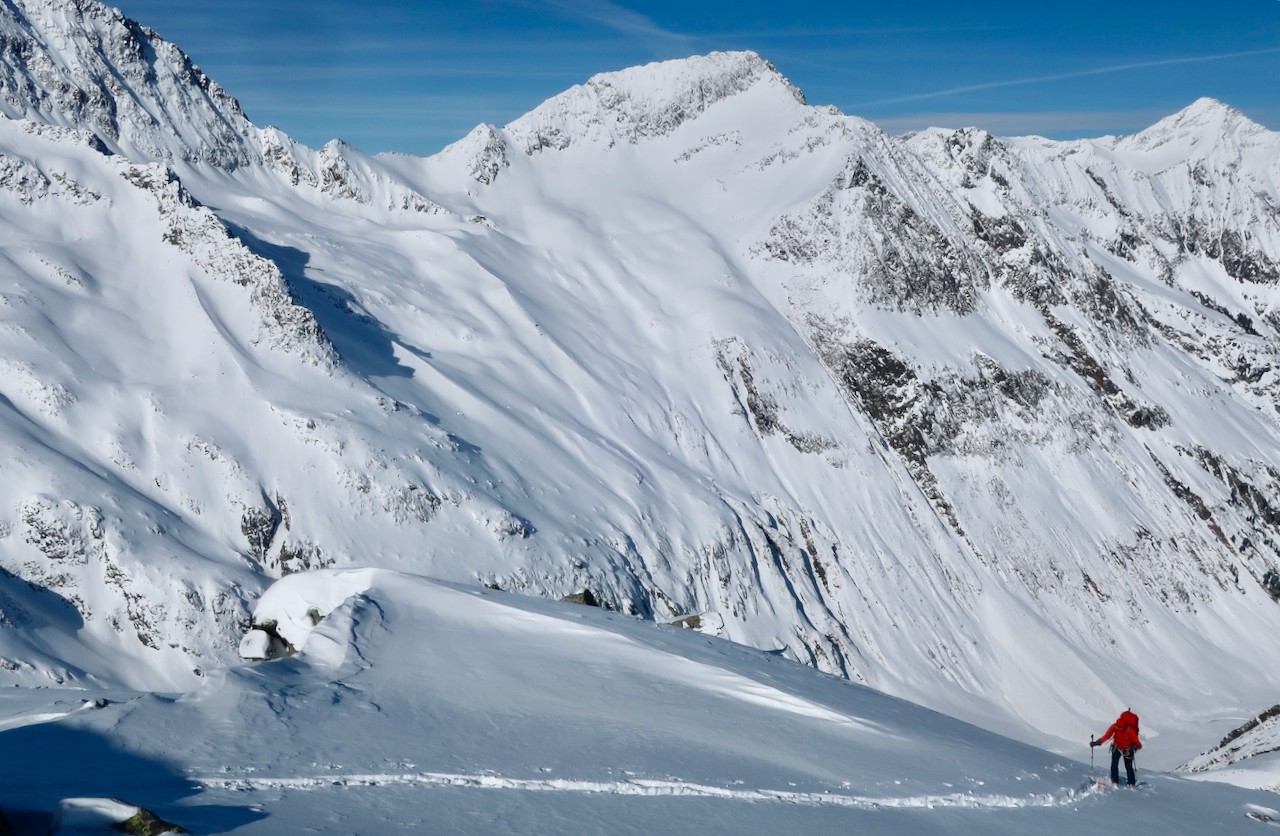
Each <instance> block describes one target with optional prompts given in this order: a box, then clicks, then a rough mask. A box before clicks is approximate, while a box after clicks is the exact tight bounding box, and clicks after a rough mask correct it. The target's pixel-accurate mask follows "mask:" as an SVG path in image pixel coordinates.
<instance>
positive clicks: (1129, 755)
mask: <svg viewBox="0 0 1280 836" xmlns="http://www.w3.org/2000/svg"><path fill="white" fill-rule="evenodd" d="M1121 755H1123V756H1124V771H1125V777H1126V778H1128V779H1129V786H1131V787H1132V786H1133V785H1134V784H1136V783H1137V782H1138V776H1137V775H1135V774H1134V772H1133V752H1122V751H1121V750H1119V749H1117V748H1116V747H1115V746H1114V745H1113V746H1112V747H1111V783H1113V784H1118V783H1120V756H1121Z"/></svg>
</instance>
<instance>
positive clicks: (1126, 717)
mask: <svg viewBox="0 0 1280 836" xmlns="http://www.w3.org/2000/svg"><path fill="white" fill-rule="evenodd" d="M1108 740H1110V741H1111V783H1113V784H1119V783H1120V758H1121V757H1122V756H1123V757H1124V771H1125V775H1126V777H1127V778H1128V779H1129V786H1131V787H1132V786H1133V785H1134V784H1135V783H1137V776H1136V775H1135V774H1134V771H1133V756H1134V755H1135V754H1137V751H1138V750H1139V749H1141V748H1142V741H1141V740H1139V739H1138V715H1137V714H1134V713H1133V712H1132V711H1130V710H1129V709H1127V708H1126V709H1125V710H1124V711H1122V712H1120V716H1119V717H1117V718H1116V721H1115V722H1114V723H1112V724H1111V727H1110V728H1109V729H1107V732H1106V734H1104V735H1102V737H1099V738H1098V739H1097V740H1090V741H1089V745H1090V746H1101V745H1102V744H1103V743H1106V742H1107V741H1108Z"/></svg>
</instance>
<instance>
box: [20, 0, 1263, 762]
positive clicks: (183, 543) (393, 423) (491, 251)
mask: <svg viewBox="0 0 1280 836" xmlns="http://www.w3.org/2000/svg"><path fill="white" fill-rule="evenodd" d="M0 33H3V35H4V48H3V50H0V81H3V96H2V97H0V99H2V101H0V112H3V114H5V117H6V118H4V119H3V120H0V437H2V438H3V444H4V449H5V450H6V451H7V452H8V455H7V456H6V457H5V458H4V460H3V461H2V462H0V469H2V470H3V477H4V478H3V480H0V680H3V681H6V682H10V683H13V684H20V685H24V686H36V685H48V684H54V683H58V684H65V685H85V684H101V685H106V686H113V687H132V688H145V689H169V688H173V689H187V688H190V687H194V686H195V685H196V684H197V683H198V682H199V676H200V675H201V674H203V673H204V672H205V671H208V670H213V669H217V668H219V667H220V666H222V665H225V664H226V663H228V662H229V661H232V660H234V658H235V650H236V647H237V645H238V643H239V641H240V639H241V636H242V635H243V633H244V631H245V630H246V629H247V628H248V627H249V625H250V613H251V610H252V607H253V604H254V601H255V600H256V599H257V597H258V596H259V595H260V594H261V592H262V590H263V589H264V588H265V587H266V585H267V584H268V583H269V582H270V580H271V579H272V578H274V577H277V576H280V575H282V574H285V573H288V572H293V571H297V570H302V569H309V568H318V567H326V566H334V567H352V566H378V567H382V568H388V569H398V570H403V571H409V572H413V573H416V574H426V575H430V576H434V577H438V578H442V579H445V580H450V581H455V582H470V583H477V582H479V583H484V584H488V585H490V586H495V587H500V588H502V589H504V590H508V591H514V592H519V593H524V594H527V595H531V596H539V597H546V598H559V597H562V596H565V595H568V594H572V593H578V592H582V591H584V590H589V591H590V592H591V593H592V595H593V596H594V597H595V598H596V599H597V600H599V601H601V602H602V603H604V604H605V605H606V606H608V607H610V608H613V609H614V610H616V611H619V612H623V613H628V614H631V615H636V616H639V617H641V618H643V619H647V620H651V621H672V620H675V619H677V618H682V617H686V616H690V615H698V616H700V617H701V618H700V623H701V625H702V626H703V627H702V628H703V629H705V630H708V631H712V632H720V633H722V634H723V635H724V636H726V637H728V638H732V639H734V640H737V641H740V642H743V643H746V644H749V645H753V646H755V647H757V648H761V649H763V650H769V651H775V650H776V651H782V652H784V653H785V654H786V655H788V656H789V657H791V658H794V659H798V660H801V661H803V662H806V663H808V664H811V665H813V666H816V667H818V668H820V669H822V670H824V671H827V672H831V673H835V674H838V675H841V676H844V677H846V678H848V679H851V680H854V681H858V682H863V683H866V684H870V685H872V686H875V687H876V688H879V689H881V690H884V691H887V692H889V693H893V694H896V695H898V696H902V697H906V698H909V699H912V700H915V701H918V702H920V703H923V704H925V705H928V706H930V707H931V708H935V709H938V710H941V711H944V712H946V713H948V714H951V715H954V716H957V717H959V718H962V719H964V720H966V721H970V722H974V723H977V724H979V725H982V726H986V727H988V728H994V729H1000V730H1002V731H1004V732H1006V733H1008V734H1011V735H1013V736H1015V737H1018V738H1020V739H1022V740H1024V741H1028V742H1034V743H1038V744H1040V745H1044V746H1048V747H1050V748H1053V749H1055V750H1057V751H1060V752H1064V753H1066V752H1069V753H1071V754H1072V755H1073V756H1076V757H1082V756H1083V743H1084V741H1086V740H1087V736H1088V734H1089V733H1091V732H1099V731H1101V729H1102V728H1103V727H1104V724H1105V722H1106V721H1107V720H1108V718H1110V717H1112V716H1114V714H1115V713H1116V712H1117V711H1118V710H1119V709H1120V708H1123V707H1124V706H1126V705H1132V706H1133V707H1134V708H1135V709H1137V710H1139V711H1140V713H1141V714H1142V715H1143V717H1144V727H1145V728H1146V730H1147V735H1148V737H1149V739H1150V741H1151V742H1150V744H1149V747H1148V750H1147V752H1146V754H1145V755H1144V757H1146V758H1147V759H1148V760H1149V761H1150V762H1151V763H1154V764H1160V765H1164V766H1169V767H1171V766H1173V765H1175V764H1179V763H1182V762H1184V761H1186V760H1187V759H1189V758H1190V757H1192V756H1193V755H1195V754H1197V753H1198V752H1200V751H1202V750H1204V749H1206V748H1208V747H1209V746H1210V745H1212V743H1214V742H1216V741H1217V740H1218V739H1219V738H1220V737H1221V736H1222V734H1224V733H1225V732H1226V731H1228V730H1229V729H1231V728H1233V727H1235V726H1236V725H1238V724H1239V723H1240V722H1241V721H1243V720H1244V719H1246V718H1248V717H1252V716H1254V715H1255V714H1256V713H1257V712H1258V711H1259V710H1261V709H1262V708H1263V707H1265V706H1267V705H1271V704H1272V703H1274V701H1275V692H1276V690H1277V686H1278V685H1280V682H1278V680H1280V674H1277V673H1276V672H1274V671H1273V670H1272V669H1271V667H1269V666H1266V665H1263V664H1260V663H1259V660H1262V659H1268V658H1274V657H1275V655H1276V653H1277V651H1278V650H1280V605H1278V604H1277V603H1276V600H1275V596H1276V595H1277V594H1280V508H1278V507H1277V506H1276V505H1275V501H1276V500H1275V496H1276V488H1277V484H1278V483H1280V454H1278V453H1277V449H1278V448H1277V443H1276V442H1277V432H1278V429H1280V428H1278V426H1277V401H1276V391H1277V390H1276V387H1275V376H1276V368H1277V358H1276V357H1275V353H1276V336H1277V329H1278V328H1280V317H1277V314H1276V308H1275V305H1276V294H1277V286H1278V285H1280V266H1278V265H1280V195H1278V192H1277V190H1278V186H1277V183H1280V171H1278V170H1277V166H1280V162H1277V161H1278V160H1280V155H1278V153H1277V152H1278V151H1280V138H1278V137H1277V135H1276V134H1274V133H1271V132H1268V131H1266V130H1264V129H1263V128H1261V127H1259V126H1257V125H1255V124H1253V123H1251V122H1249V121H1248V119H1246V118H1245V117H1244V116H1243V115H1241V114H1239V113H1237V112H1235V111H1233V110H1231V109H1230V108H1228V107H1226V106H1224V105H1221V104H1219V103H1216V102H1212V101H1207V100H1206V101H1200V102H1197V103H1194V104H1193V105H1191V106H1190V107H1189V108H1187V109H1186V110H1185V111H1183V112H1181V113H1179V114H1176V115H1174V116H1171V117H1170V118H1169V119H1167V120H1164V121H1162V122H1160V123H1158V124H1157V125H1154V126H1152V127H1151V128H1150V129H1148V130H1147V131H1144V132H1142V133H1141V134H1138V135H1135V136H1132V137H1125V138H1119V139H1114V138H1107V139H1100V140H1095V141H1080V142H1072V143H1055V142H1049V141H1046V140H1040V139H1012V140H1006V139H998V138H995V137H991V136H989V135H987V134H985V133H983V132H981V131H978V130H973V129H969V130H963V131H942V130H935V131H927V132H923V133H920V134H917V135H915V136H911V137H907V138H894V137H889V136H886V135H885V134H883V133H882V132H880V131H879V130H878V129H877V128H876V127H875V126H874V125H871V124H870V123H867V122H865V121H863V120H860V119H857V118H854V117H850V116H845V115H843V114H840V113H838V112H836V111H834V110H833V109H830V108H816V107H811V106H808V105H806V104H805V102H804V100H803V96H802V95H801V94H800V93H799V91H797V90H795V89H794V88H793V87H792V86H791V85H790V84H789V83H788V82H787V81H786V80H785V79H783V78H782V77H781V76H780V75H779V74H778V73H777V72H776V70H775V69H774V68H773V67H772V66H771V65H769V64H768V63H767V62H766V61H764V60H763V59H761V58H760V57H758V56H756V55H753V54H750V53H737V54H715V55H711V56H705V57H699V58H691V59H688V60H686V61H677V62H669V63H664V64H657V65H651V66H648V67H641V68H636V69H633V70H628V71H625V72H621V73H614V74H608V75H602V76H597V77H595V78H593V79H591V80H590V81H588V82H587V83H586V84H584V85H582V86H579V87H575V88H574V89H572V90H569V91H566V92H565V93H564V94H562V95H561V96H558V97H556V98H554V99H552V100H550V101H548V102H547V103H545V104H543V105H542V106H540V107H538V108H537V109H535V110H534V111H532V112H531V113H529V114H528V115H526V116H524V117H522V118H520V119H518V120H516V121H515V122H514V123H512V124H511V125H508V126H506V127H503V128H498V127H493V126H481V127H479V128H477V129H476V130H475V131H473V132H472V134H470V135H469V136H468V137H466V138H464V139H462V140H461V141H460V142H459V143H457V144H456V145H454V146H452V147H451V148H449V149H446V150H445V151H444V152H442V153H441V154H439V155H438V156H436V157H432V158H429V159H417V158H409V157H399V156H379V157H369V156H367V155H364V154H362V153H360V152H359V151H356V150H355V149H352V148H350V147H348V146H345V145H343V144H341V143H336V142H335V143H331V144H330V145H328V146H326V147H325V148H324V149H321V150H319V151H315V150H312V149H308V148H305V147H302V146H300V145H297V144H296V143H294V142H292V141H291V140H290V139H289V138H288V137H285V136H284V135H283V134H281V133H280V132H279V131H276V130H274V129H270V128H259V127H257V126H254V125H253V124H252V123H251V122H250V121H249V120H248V118H247V117H246V116H245V115H244V114H243V113H241V111H240V109H239V107H238V105H236V103H235V102H234V100H232V99H231V98H230V97H229V96H228V95H227V94H226V92H225V91H222V90H221V88H219V87H217V85H215V84H214V83H213V82H211V81H210V80H208V79H207V78H206V77H205V76H204V75H203V74H202V73H200V72H199V71H198V69H196V68H194V67H192V66H191V65H190V62H189V60H187V59H186V57H185V56H183V55H182V54H181V52H180V51H178V50H177V49H176V48H174V47H172V46H171V45H168V44H166V43H165V42H163V41H162V40H161V39H160V38H159V36H157V35H156V34H155V33H152V32H150V31H149V30H146V29H144V28H142V27H139V26H138V25H136V24H133V23H132V22H130V21H127V20H125V19H123V18H122V17H120V16H119V15H118V14H117V13H114V12H113V11H111V10H109V9H106V8H105V7H102V6H99V5H97V4H96V3H92V2H87V1H85V0H75V2H73V0H53V2H35V0H19V2H16V3H14V4H8V5H5V6H3V7H0Z"/></svg>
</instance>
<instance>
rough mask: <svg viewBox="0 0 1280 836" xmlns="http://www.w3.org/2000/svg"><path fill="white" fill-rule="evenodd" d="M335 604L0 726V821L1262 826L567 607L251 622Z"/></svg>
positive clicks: (689, 638) (854, 828)
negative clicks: (124, 813) (293, 628)
mask: <svg viewBox="0 0 1280 836" xmlns="http://www.w3.org/2000/svg"><path fill="white" fill-rule="evenodd" d="M343 596H348V597H346V598H345V600H341V599H342V598H343ZM335 602H337V603H336V606H335V608H334V609H333V610H331V611H330V612H328V613H327V615H326V617H324V618H323V619H322V620H321V621H320V622H319V624H318V626H315V627H314V629H313V630H311V631H310V634H309V635H308V636H306V637H305V638H300V643H301V644H302V645H303V649H302V650H301V652H300V653H299V654H298V655H297V656H294V657H290V658H288V659H281V660H276V661H272V662H263V663H246V664H244V665H233V666H231V667H228V668H225V669H222V670H219V671H217V672H213V673H211V674H210V675H209V676H208V677H206V680H205V682H204V683H203V684H202V685H201V686H200V687H199V688H197V689H196V690H193V691H190V692H188V693H185V694H182V695H160V694H148V693H129V692H114V693H112V694H111V695H110V698H111V700H112V702H111V703H110V704H108V705H105V706H104V707H101V708H97V709H94V710H89V711H78V712H75V713H74V714H72V715H70V716H68V717H67V718H66V719H64V720H61V721H59V722H58V723H56V724H53V725H43V726H34V725H33V726H29V727H27V728H25V729H20V730H16V731H9V732H6V733H4V736H3V737H0V740H2V741H4V743H5V744H6V745H9V746H13V747H15V748H13V749H9V750H8V751H10V752H17V751H22V752H24V756H22V757H17V758H14V757H7V758H5V759H4V766H3V768H2V769H3V778H4V780H3V782H2V783H0V809H5V810H7V811H11V810H26V811H37V810H41V809H51V808H55V807H57V806H58V805H61V807H62V809H64V810H66V809H77V810H80V811H81V812H82V813H83V815H84V816H85V817H87V816H88V813H89V811H90V810H94V809H97V810H101V807H100V805H99V806H97V807H95V805H93V804H88V803H85V802H80V803H68V802H67V801H66V800H64V798H63V796H62V795H61V794H63V793H66V792H67V791H68V790H69V789H70V788H72V787H74V788H75V790H76V791H77V792H79V793H82V795H79V796H76V798H82V799H91V798H98V799H107V798H120V799H127V800H128V805H129V806H132V805H137V806H139V807H143V808H146V809H148V810H150V811H152V812H153V813H155V814H157V815H159V816H160V817H161V818H163V819H165V820H167V821H171V822H174V823H175V824H179V825H182V826H183V827H185V828H186V829H188V830H190V831H192V832H194V833H214V832H216V833H237V834H241V833H242V834H251V833H282V832H291V833H293V832H296V833H301V832H324V833H408V832H433V833H492V834H499V833H510V834H526V833H551V832H556V833H564V834H604V833H616V834H626V833H637V834H638V833H652V832H655V831H661V830H668V829H670V828H671V827H673V826H676V824H677V823H678V827H679V829H681V830H682V831H687V832H694V833H709V834H710V833H717V834H718V833H723V834H731V833H775V832H781V831H786V832H797V833H812V834H820V833H849V832H872V833H975V832H981V833H992V834H1000V833H1010V834H1022V833H1027V832H1034V833H1044V834H1058V833H1062V834H1066V833H1073V834H1076V833H1103V832H1109V831H1110V830H1111V829H1114V828H1117V827H1119V828H1128V829H1132V830H1135V831H1138V832H1167V833H1237V832H1238V833H1254V832H1258V830H1257V828H1258V827H1259V823H1258V821H1257V819H1256V818H1254V819H1251V818H1249V817H1248V814H1250V813H1253V814H1254V815H1255V816H1257V815H1272V816H1275V815H1277V813H1276V812H1275V810H1274V808H1273V807H1272V806H1268V805H1269V804H1271V801H1270V799H1272V798H1274V796H1270V795H1268V794H1266V793H1260V792H1256V791H1249V790H1244V789H1240V788H1237V787H1232V786H1229V785H1225V784H1212V783H1200V782H1195V781H1189V780H1186V779H1185V778H1180V777H1177V776H1173V775H1168V774H1162V773H1158V772H1152V771H1150V770H1147V769H1145V768H1144V769H1142V770H1141V778H1142V783H1141V785H1140V786H1139V787H1138V788H1137V789H1133V790H1129V789H1125V788H1121V789H1113V788H1111V787H1109V786H1101V787H1100V786H1098V785H1097V782H1096V779H1097V778H1098V777H1099V776H1100V775H1102V769H1101V767H1100V766H1098V767H1093V768H1090V767H1089V765H1088V764H1086V763H1082V762H1080V761H1073V760H1069V759H1064V758H1061V757H1059V756H1055V755H1052V754H1049V753H1047V752H1044V751H1042V750H1038V749H1035V748H1032V747H1030V746H1027V745H1025V744H1022V743H1017V742H1015V741H1013V740H1010V739H1008V738H1005V737H1000V736H997V735H994V734H991V733H989V732H986V731H982V730H980V729H978V728H976V727H973V726H970V725H967V724H965V723H962V722H959V721H957V720H954V719H951V718H948V717H946V716H944V715H941V714H938V713H935V712H932V711H929V710H927V709H924V708H921V707H919V706H916V705H912V704H910V703H907V702H904V701H902V700H899V699H896V698H893V697H889V696H887V695H884V694H882V693H879V692H876V691H873V690H871V689H869V688H866V687H865V686H860V685H856V684H852V683H850V682H848V681H847V680H843V679H839V678H836V677H832V676H828V675H824V674H821V673H819V672H817V671H814V670H813V669H811V668H807V667H804V666H801V665H798V664H796V663H794V662H791V661H788V660H785V659H782V658H780V657H779V656H777V655H770V654H767V653H764V652H761V651H758V650H753V649H750V648H746V647H743V646H740V645H736V644H733V643H730V642H727V641H724V640H722V639H715V638H710V637H706V636H702V635H700V634H698V633H697V632H695V631H690V630H682V629H679V628H675V627H669V626H661V625H655V624H653V623H651V622H644V621H641V620H639V619H636V618H634V617H631V616H625V615H621V614H616V613H609V612H605V611H602V610H599V609H594V608H589V607H583V606H578V605H572V604H564V603H556V602H547V601H540V600H537V599H534V598H530V597H527V596H518V595H513V594H511V593H504V592H497V591H493V590H487V589H484V588H481V587H475V586H470V587H469V586H462V585H457V584H450V583H443V582H440V581H433V580H429V579H426V578H422V577H417V576H412V575H405V574H401V573H396V572H392V571H388V570H373V569H368V570H321V571H318V572H314V573H305V574H299V575H292V576H290V577H288V578H286V579H284V580H282V581H280V582H278V583H277V584H276V586H274V587H273V588H272V589H271V590H270V591H269V593H268V594H267V595H266V596H264V598H263V600H262V602H261V604H260V605H259V608H258V611H257V613H256V618H257V619H258V620H259V621H262V620H278V621H279V622H280V623H281V624H283V623H285V622H288V621H293V622H295V623H297V624H301V623H303V620H301V619H298V617H297V614H298V612H299V611H300V610H301V609H305V610H320V609H322V608H324V607H327V606H330V605H333V604H334V603H335ZM9 690H12V689H9ZM30 693H31V692H30V691H28V690H26V689H18V692H17V693H15V694H9V693H0V707H2V708H0V710H3V711H4V712H5V713H8V712H9V711H10V710H11V706H12V705H13V704H14V702H15V701H18V702H20V701H22V700H24V699H28V695H29V694H30ZM77 693H78V692H73V691H64V692H54V691H46V694H48V695H50V696H54V695H57V696H59V697H61V698H62V699H64V700H67V701H71V702H74V701H75V700H76V697H77ZM36 744H42V745H36ZM16 747H26V748H22V749H18V748H16ZM15 818H17V817H16V816H15ZM27 820H28V821H33V820H34V818H33V817H31V816H30V815H28V819H27ZM19 832H21V831H19ZM55 832H62V831H55Z"/></svg>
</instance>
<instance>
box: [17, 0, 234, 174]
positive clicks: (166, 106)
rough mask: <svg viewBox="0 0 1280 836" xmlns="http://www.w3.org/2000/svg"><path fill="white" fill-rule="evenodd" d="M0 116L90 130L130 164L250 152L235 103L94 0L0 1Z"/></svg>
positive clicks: (184, 60)
mask: <svg viewBox="0 0 1280 836" xmlns="http://www.w3.org/2000/svg"><path fill="white" fill-rule="evenodd" d="M0 90H3V96H0V114H3V115H5V116H8V117H10V118H14V119H29V120H32V121H37V122H44V123H48V124H53V125H58V126H62V127H70V128H80V129H85V130H88V131H91V132H92V133H93V134H94V135H96V136H97V137H99V138H100V139H101V140H102V141H103V143H104V144H105V145H106V146H107V147H108V148H110V149H111V150H112V151H114V152H117V153H121V154H123V155H125V156H128V157H130V158H131V159H135V160H151V161H156V162H166V163H167V162H173V161H175V160H182V161H186V162H204V163H209V164H212V165H216V166H218V167H221V168H228V169H229V168H235V167H237V166H240V165H244V164H247V163H248V162H250V161H252V160H254V159H256V158H257V154H256V153H255V152H254V151H253V150H252V145H251V143H250V142H249V141H248V140H247V136H248V134H249V132H250V125H249V121H248V119H247V118H246V117H245V115H244V113H243V112H242V111H241V110H240V105H239V103H238V102H236V100H235V99H234V98H232V97H231V96H230V95H229V94H228V93H227V92H226V91H225V90H223V89H222V88H221V87H220V86H219V85H217V84H216V83H215V82H214V81H212V80H211V79H210V78H209V77H208V76H206V75H205V74H204V73H203V72H201V71H200V69H199V68H198V67H196V66H195V65H194V64H193V63H192V62H191V59H190V58H189V57H188V56H187V55H186V53H184V52H183V51H182V50H180V49H178V47H176V46H174V45H173V44H171V43H168V42H167V41H165V40H163V39H162V38H161V37H160V36H159V35H157V34H156V33H155V32H153V31H152V30H150V29H148V28H146V27H144V26H142V25H141V24H138V23H136V22H134V21H133V20H130V19H129V18H127V17H125V16H124V15H123V14H121V13H120V12H119V11H118V10H117V9H113V8H110V7H108V6H105V5H103V4H101V3H98V2H96V0H12V2H7V3H3V4H0Z"/></svg>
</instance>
